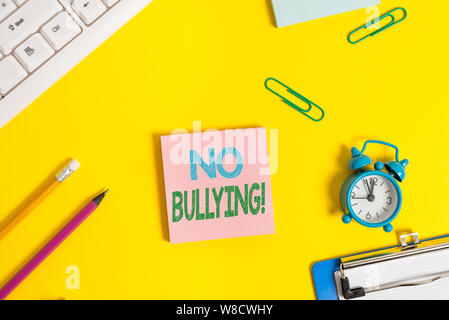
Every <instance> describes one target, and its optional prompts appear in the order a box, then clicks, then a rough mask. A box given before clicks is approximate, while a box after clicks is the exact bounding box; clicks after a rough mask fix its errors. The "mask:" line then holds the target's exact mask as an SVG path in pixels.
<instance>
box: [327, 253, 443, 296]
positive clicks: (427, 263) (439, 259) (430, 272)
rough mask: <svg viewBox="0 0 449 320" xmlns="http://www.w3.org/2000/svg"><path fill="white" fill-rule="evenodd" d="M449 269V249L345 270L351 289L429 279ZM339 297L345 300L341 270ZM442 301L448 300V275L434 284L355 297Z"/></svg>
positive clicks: (338, 278)
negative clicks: (341, 284) (342, 290)
mask: <svg viewBox="0 0 449 320" xmlns="http://www.w3.org/2000/svg"><path fill="white" fill-rule="evenodd" d="M448 271H449V249H444V250H437V251H434V252H428V253H421V254H417V255H413V256H409V257H405V258H401V259H397V260H389V261H384V262H380V263H376V264H371V265H366V266H361V267H357V268H354V269H348V270H345V276H347V277H348V279H349V282H350V285H351V288H356V287H363V288H373V287H376V286H379V285H385V284H391V283H397V282H416V281H421V280H427V279H430V278H432V277H433V276H436V275H438V274H441V273H444V272H448ZM335 280H336V284H337V288H338V294H339V299H340V300H343V299H344V298H343V296H342V295H341V287H340V272H336V273H335ZM398 299H399V300H401V299H403V300H436V299H438V300H441V299H449V278H443V279H440V280H437V281H435V282H432V283H428V284H424V285H418V286H410V287H399V288H394V289H389V290H384V291H377V292H372V293H368V294H367V295H366V296H365V297H362V298H358V299H354V300H398Z"/></svg>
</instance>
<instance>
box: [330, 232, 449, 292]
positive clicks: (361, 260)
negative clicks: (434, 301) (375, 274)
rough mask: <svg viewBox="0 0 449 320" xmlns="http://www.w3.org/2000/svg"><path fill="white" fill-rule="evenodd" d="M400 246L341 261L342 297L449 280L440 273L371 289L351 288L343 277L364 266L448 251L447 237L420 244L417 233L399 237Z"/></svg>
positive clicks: (446, 273) (447, 273)
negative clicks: (417, 279)
mask: <svg viewBox="0 0 449 320" xmlns="http://www.w3.org/2000/svg"><path fill="white" fill-rule="evenodd" d="M409 238H412V241H411V242H407V239H409ZM400 240H401V245H399V246H394V247H390V248H387V249H385V250H382V251H375V252H370V253H366V254H362V255H358V256H356V257H354V256H352V257H347V258H342V259H341V264H340V271H339V273H340V282H341V283H340V284H341V290H342V293H343V297H344V298H345V299H347V300H349V299H355V298H360V297H364V296H366V295H367V294H368V293H372V292H377V291H383V290H389V289H394V288H399V287H412V286H420V285H424V284H428V283H432V282H435V281H437V280H440V279H445V278H449V272H442V273H439V274H435V275H432V276H430V277H428V278H426V279H423V280H419V281H400V282H393V283H387V284H383V285H379V286H375V287H372V288H361V287H357V288H351V286H350V283H349V279H348V277H347V276H346V275H345V270H348V269H352V268H357V267H361V266H366V265H370V264H375V263H380V262H384V261H390V260H395V259H401V258H404V257H409V256H413V255H417V254H423V253H429V252H435V251H438V250H444V249H449V242H448V237H447V236H444V237H437V238H434V239H431V240H426V241H424V242H421V241H420V240H419V237H418V233H410V234H404V235H401V236H400Z"/></svg>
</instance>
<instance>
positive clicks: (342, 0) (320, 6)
mask: <svg viewBox="0 0 449 320" xmlns="http://www.w3.org/2000/svg"><path fill="white" fill-rule="evenodd" d="M271 1H272V3H273V8H274V14H275V17H276V24H277V26H278V28H279V27H285V26H289V25H292V24H295V23H300V22H304V21H309V20H314V19H318V18H323V17H328V16H332V15H335V14H339V13H343V12H348V11H352V10H357V9H362V8H366V7H369V6H375V5H378V4H380V0H271Z"/></svg>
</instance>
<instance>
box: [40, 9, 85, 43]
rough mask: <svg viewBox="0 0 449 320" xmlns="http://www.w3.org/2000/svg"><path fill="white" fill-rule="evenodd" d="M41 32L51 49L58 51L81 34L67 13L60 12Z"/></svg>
mask: <svg viewBox="0 0 449 320" xmlns="http://www.w3.org/2000/svg"><path fill="white" fill-rule="evenodd" d="M41 32H42V34H43V35H44V37H45V38H46V39H47V40H48V41H49V42H50V44H51V45H52V46H53V48H54V49H55V50H59V49H61V48H62V47H64V46H65V45H66V44H67V43H68V42H69V41H70V40H72V39H73V38H75V37H76V36H77V35H78V34H79V33H80V32H81V28H80V27H79V25H77V24H76V22H75V21H73V19H72V18H71V17H70V16H69V15H68V14H67V12H61V13H60V14H58V15H57V16H56V17H54V18H53V19H52V20H51V21H50V22H49V23H47V24H46V25H45V26H44V27H43V28H42V30H41Z"/></svg>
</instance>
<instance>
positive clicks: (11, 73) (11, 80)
mask: <svg viewBox="0 0 449 320" xmlns="http://www.w3.org/2000/svg"><path fill="white" fill-rule="evenodd" d="M26 76H27V73H26V71H25V70H24V69H23V68H22V67H21V66H20V64H19V62H17V60H16V59H14V57H12V56H8V57H6V58H5V59H3V60H1V61H0V94H1V95H5V94H6V93H7V92H8V91H9V90H11V89H12V88H13V87H14V86H15V85H16V84H18V83H19V82H20V81H22V80H23V79H25V77H26Z"/></svg>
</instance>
